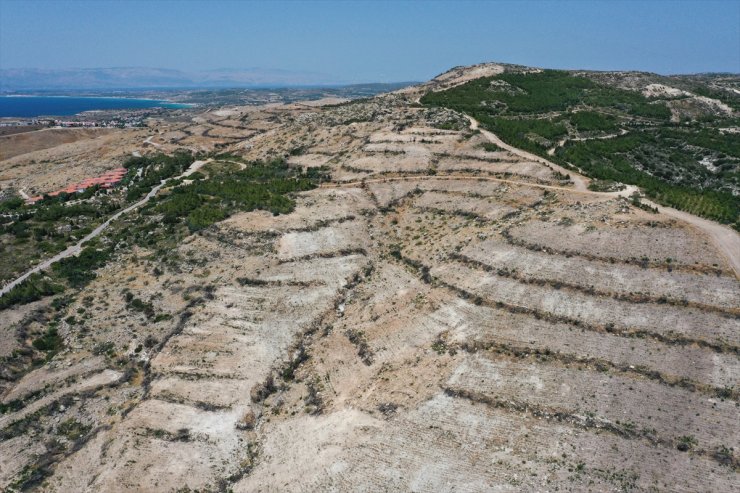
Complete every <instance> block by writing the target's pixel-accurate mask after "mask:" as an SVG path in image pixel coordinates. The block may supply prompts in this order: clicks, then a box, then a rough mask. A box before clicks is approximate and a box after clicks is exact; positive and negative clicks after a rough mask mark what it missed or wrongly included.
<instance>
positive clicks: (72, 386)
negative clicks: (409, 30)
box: [0, 79, 740, 492]
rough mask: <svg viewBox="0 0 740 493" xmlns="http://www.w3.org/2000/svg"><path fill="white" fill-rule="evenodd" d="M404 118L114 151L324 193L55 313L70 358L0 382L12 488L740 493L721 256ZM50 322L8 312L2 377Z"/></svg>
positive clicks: (499, 152)
mask: <svg viewBox="0 0 740 493" xmlns="http://www.w3.org/2000/svg"><path fill="white" fill-rule="evenodd" d="M443 83H444V85H445V86H448V85H449V84H451V83H452V82H450V81H449V80H447V79H444V81H443ZM415 98H416V96H415V95H414V93H413V91H408V90H407V91H404V92H403V93H399V94H393V95H386V96H381V97H378V98H375V99H372V100H369V101H361V102H353V103H344V104H340V105H330V106H323V107H322V106H314V107H307V106H302V105H283V106H277V105H276V106H272V107H260V108H231V109H227V110H224V111H221V112H218V113H217V112H212V113H206V114H202V115H199V116H198V117H196V118H195V119H193V120H191V121H187V122H177V121H169V122H168V121H159V122H152V124H151V127H150V128H149V129H145V130H141V131H139V130H137V131H131V132H129V133H127V134H126V137H125V138H126V139H128V140H127V142H128V144H127V145H130V146H131V149H129V148H128V147H127V148H126V152H125V154H130V153H131V152H135V151H139V152H147V151H153V150H155V148H156V149H158V150H164V151H171V150H174V149H175V148H176V147H190V148H192V149H202V150H214V149H218V150H224V151H230V152H232V153H234V154H237V155H239V156H242V157H243V158H245V159H247V160H249V159H263V158H270V157H274V156H278V155H288V156H289V158H288V160H289V162H290V163H291V164H292V165H294V166H303V167H310V166H322V165H323V166H327V167H328V168H329V170H330V172H331V181H330V182H327V183H324V184H322V185H321V186H320V187H319V188H317V189H315V190H312V191H309V192H304V193H301V194H299V195H298V197H297V208H296V210H295V211H294V212H292V213H291V214H287V215H281V216H272V215H270V214H268V213H266V212H250V213H241V214H237V215H235V216H232V217H231V218H229V219H227V220H225V221H223V222H221V223H218V224H216V225H214V226H212V227H211V228H209V229H206V230H204V231H202V232H200V233H198V234H195V235H192V236H190V237H188V238H187V239H186V240H185V241H184V242H183V243H182V244H181V245H179V247H178V248H176V249H174V250H173V251H171V252H169V253H168V254H167V255H164V256H163V255H159V254H156V253H155V252H154V251H148V250H143V249H137V250H133V251H122V252H121V253H120V254H119V255H118V257H117V258H116V260H115V261H112V262H109V264H108V265H107V266H106V267H104V268H103V269H101V270H100V271H99V272H98V276H97V278H96V279H95V280H94V281H93V282H92V283H91V284H89V285H88V286H87V287H86V288H84V289H83V290H82V291H81V292H79V293H78V294H77V295H76V296H75V298H74V301H73V302H72V303H71V304H70V305H69V306H67V307H65V308H62V310H64V315H63V319H64V322H63V323H62V324H61V326H60V333H61V335H62V337H63V338H64V341H65V347H64V350H63V351H61V352H60V353H58V354H56V355H55V356H54V357H53V359H52V360H51V361H48V362H46V363H45V364H43V365H42V366H40V367H38V368H35V369H31V368H28V369H26V370H24V371H22V372H21V371H20V370H19V371H17V372H15V373H12V372H10V371H5V372H4V375H3V378H4V381H3V382H2V394H1V395H2V399H3V400H2V402H3V403H4V404H6V405H7V406H9V407H8V410H7V412H5V413H4V414H2V415H0V440H1V441H0V456H2V457H3V460H2V461H0V487H1V488H5V489H7V490H9V491H14V490H16V489H18V490H20V489H36V490H38V491H56V492H68V491H229V490H233V491H239V492H241V491H244V492H247V491H686V492H694V491H712V492H714V491H736V490H738V489H740V477H739V476H738V464H739V462H738V461H739V457H740V455H738V450H739V449H738V447H740V430H739V428H738V425H737V423H738V407H737V406H738V387H737V383H738V377H740V364H738V348H740V330H739V329H740V322H739V318H738V317H739V315H740V307H739V306H738V301H740V283H738V280H737V279H736V277H735V275H734V273H733V272H732V269H731V267H730V265H729V264H728V263H727V260H726V257H725V255H724V254H723V253H722V252H720V251H718V249H717V248H716V247H715V245H714V243H712V241H711V239H709V238H707V237H706V236H704V235H703V234H702V233H701V231H700V230H697V229H696V228H694V227H691V226H689V225H687V224H685V223H682V222H680V221H678V220H676V219H672V218H669V217H667V216H664V215H661V214H652V213H649V212H646V211H644V210H641V209H639V208H637V207H635V206H633V205H632V204H631V203H630V202H629V201H628V200H626V199H624V198H621V197H617V196H614V194H600V193H596V192H588V191H576V190H575V189H574V187H573V186H572V180H571V179H569V178H568V176H563V175H562V174H560V173H558V172H556V171H554V170H553V169H551V168H549V167H548V166H547V165H546V164H543V163H542V162H534V161H528V160H525V159H523V158H522V157H520V156H518V155H516V154H513V153H511V152H509V151H505V150H503V149H492V148H491V147H490V146H488V147H484V144H485V143H486V142H487V139H486V138H485V136H484V135H482V134H481V133H479V132H475V131H471V130H470V129H469V128H468V122H467V120H466V119H465V118H464V117H462V116H461V115H457V114H454V113H452V112H449V111H446V110H439V109H433V110H432V109H424V108H419V107H418V105H417V104H415V103H414V101H415ZM120 135H122V134H120ZM101 138H105V139H109V138H111V137H109V136H106V137H101ZM94 140H95V141H100V138H98V139H94ZM145 140H146V141H147V143H146V144H144V142H145ZM65 145H68V144H65ZM75 145H78V146H82V145H83V144H75ZM84 145H88V144H84ZM90 145H93V144H90ZM95 145H97V144H95ZM53 149H54V148H52V150H49V149H45V150H39V151H34V153H47V152H52V151H53ZM65 149H66V148H65ZM59 152H66V151H65V150H64V149H62V150H60V151H59ZM80 152H81V151H80ZM24 156H25V157H24ZM12 159H13V160H15V161H12V162H13V163H17V162H19V161H22V160H27V161H23V162H26V163H29V164H30V161H31V160H32V159H35V158H34V157H33V153H32V154H23V155H19V156H16V157H14V158H12ZM8 162H9V161H4V162H2V163H0V164H1V165H3V166H6V165H7V163H8ZM3 169H4V170H5V169H6V168H3ZM4 172H5V171H4ZM37 186H38V187H41V185H37ZM128 220H132V221H133V220H135V218H130V219H128ZM133 299H138V300H141V301H142V302H143V303H146V304H149V305H150V306H151V308H152V311H151V312H149V313H143V312H141V311H138V310H136V309H135V305H134V304H132V300H133ZM53 310H54V308H52V307H51V306H50V304H49V303H48V302H44V301H42V302H36V303H35V304H33V305H27V306H25V307H20V308H18V309H14V310H8V311H7V312H4V313H3V316H2V318H3V322H2V333H3V338H5V339H7V340H8V341H16V342H7V343H5V342H4V343H3V344H4V346H3V351H4V352H5V353H9V352H11V351H13V349H16V350H17V349H18V348H20V347H22V342H23V337H24V335H25V334H28V333H33V332H34V330H39V328H40V327H43V326H44V324H45V323H46V322H45V320H47V319H48V317H50V313H52V311H53ZM5 346H7V348H6V347H5ZM11 403H16V404H14V405H11Z"/></svg>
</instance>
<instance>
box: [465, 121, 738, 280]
mask: <svg viewBox="0 0 740 493" xmlns="http://www.w3.org/2000/svg"><path fill="white" fill-rule="evenodd" d="M466 116H467V115H466ZM467 118H468V120H470V128H471V129H472V130H480V132H481V133H482V134H483V135H484V136H485V137H486V138H487V139H488V140H489V141H490V142H492V143H494V144H496V145H497V146H499V147H501V148H502V149H506V150H507V151H509V152H511V153H513V154H516V155H517V156H520V157H523V158H525V159H529V160H533V161H537V162H539V163H542V164H545V165H547V166H550V167H552V168H553V169H555V170H558V171H560V172H561V173H566V174H568V175H570V179H571V180H572V181H573V183H574V184H575V189H576V190H577V191H579V192H584V191H587V190H588V178H585V177H583V176H581V175H579V174H577V173H575V172H573V171H569V170H566V169H565V168H562V167H560V166H558V165H556V164H554V163H551V162H550V161H548V160H546V159H543V158H540V157H538V156H535V155H534V154H531V153H529V152H526V151H522V150H521V149H517V148H516V147H512V146H510V145H508V144H506V143H505V142H503V141H502V140H501V139H499V138H498V137H497V136H496V135H494V134H492V133H491V132H488V131H487V130H483V129H480V128H478V127H479V125H478V122H477V121H476V120H475V119H474V118H472V117H470V116H467ZM638 190H639V189H638V188H637V187H635V186H633V185H630V186H628V187H627V188H626V189H625V190H622V191H621V192H607V193H600V192H591V193H596V194H598V195H604V196H620V195H621V196H625V197H626V196H629V195H631V194H632V193H633V192H635V191H638ZM643 202H646V203H648V204H649V205H651V206H652V207H655V208H657V209H658V212H660V213H662V214H665V215H666V216H671V217H673V218H675V219H678V220H681V221H684V222H687V223H689V224H691V225H692V226H694V227H695V228H697V229H699V230H700V231H702V232H703V233H704V234H706V235H707V236H708V237H709V238H710V239H711V240H712V243H714V246H715V247H717V249H718V250H719V251H720V252H721V253H722V255H723V256H724V257H725V258H726V259H727V263H728V264H729V266H730V267H731V268H732V270H733V271H734V272H735V276H736V277H737V278H738V279H740V235H738V233H737V232H736V231H734V230H732V229H730V228H729V227H727V226H723V225H721V224H718V223H715V222H713V221H709V220H707V219H702V218H700V217H697V216H694V215H693V214H689V213H688V212H683V211H679V210H676V209H672V208H670V207H663V206H659V205H657V204H654V203H652V202H649V201H646V200H643Z"/></svg>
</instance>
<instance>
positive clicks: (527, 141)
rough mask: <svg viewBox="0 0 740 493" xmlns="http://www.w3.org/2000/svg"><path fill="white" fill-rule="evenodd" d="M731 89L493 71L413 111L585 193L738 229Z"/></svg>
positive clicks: (712, 80) (670, 80) (718, 80)
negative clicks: (632, 196) (558, 171)
mask: <svg viewBox="0 0 740 493" xmlns="http://www.w3.org/2000/svg"><path fill="white" fill-rule="evenodd" d="M444 78H445V76H444V75H443V76H441V77H438V78H437V79H438V80H439V79H441V80H444ZM738 85H740V78H738V77H737V76H727V75H716V76H711V75H707V76H703V77H697V76H673V77H662V76H657V75H654V74H643V73H629V72H619V73H594V72H566V71H554V70H539V69H536V70H534V69H529V68H521V67H506V68H503V67H502V71H501V73H499V74H497V75H491V76H487V77H481V78H476V79H474V80H472V81H469V82H465V83H464V84H462V85H457V86H455V87H452V88H450V89H446V90H436V91H434V92H431V93H429V94H427V95H425V96H424V97H423V98H422V99H421V102H422V103H424V104H428V105H433V106H444V107H447V108H452V109H455V110H458V111H461V112H464V113H467V114H469V115H471V116H474V117H475V118H476V119H477V120H479V121H480V122H481V123H482V124H483V125H484V127H485V128H487V129H488V130H491V131H492V132H494V133H496V134H497V135H499V136H500V137H501V138H502V139H503V140H504V141H505V142H507V143H508V144H511V145H514V146H516V147H519V148H522V149H526V150H528V151H531V152H534V153H536V154H539V155H542V156H547V157H548V158H549V159H551V160H552V161H554V162H556V163H559V164H562V165H564V166H566V167H569V168H571V169H575V170H578V171H579V172H582V173H584V174H586V175H588V176H591V177H594V178H597V179H599V180H601V182H600V183H595V184H594V186H595V187H613V186H615V182H616V183H625V184H632V185H638V186H639V187H640V188H642V189H643V190H644V192H645V193H646V194H647V196H648V197H650V198H652V199H654V200H655V201H657V202H659V203H661V204H664V205H668V206H671V207H675V208H678V209H682V210H686V211H688V212H692V213H694V214H698V215H701V216H704V217H708V218H710V219H714V220H717V221H721V222H725V223H735V224H736V227H740V224H739V223H736V221H737V220H738V218H739V217H740V137H738V128H739V127H738V124H739V122H740V114H738V108H740V92H738V89H737V86H738ZM442 88H444V86H442Z"/></svg>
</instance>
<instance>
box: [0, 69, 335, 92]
mask: <svg viewBox="0 0 740 493" xmlns="http://www.w3.org/2000/svg"><path fill="white" fill-rule="evenodd" d="M346 83H347V81H342V80H340V79H338V78H336V77H332V76H330V75H326V74H320V73H315V72H296V71H290V70H276V69H261V68H248V69H217V70H205V71H199V72H183V71H180V70H172V69H161V68H144V67H112V68H82V69H74V68H73V69H61V70H58V69H35V68H21V69H0V91H4V92H8V91H30V90H46V89H48V90H62V89H63V90H72V89H134V88H137V89H138V88H152V89H153V88H196V87H197V88H199V87H204V88H219V87H279V86H318V85H338V84H346Z"/></svg>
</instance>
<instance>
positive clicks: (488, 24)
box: [0, 0, 740, 84]
mask: <svg viewBox="0 0 740 493" xmlns="http://www.w3.org/2000/svg"><path fill="white" fill-rule="evenodd" d="M738 21H740V2H738V1H734V0H733V1H725V2H711V1H710V2H642V3H637V2H608V3H607V2H595V3H585V2H550V1H536V2H535V1H533V2H455V3H451V2H403V3H388V2H270V3H256V2H200V1H191V2H173V1H153V2H139V1H129V2H108V1H98V2H89V1H69V2H48V1H42V0H30V1H23V2H21V1H18V0H0V69H4V70H7V69H43V70H60V69H106V68H120V67H125V68H152V69H167V70H176V71H181V72H188V73H190V72H203V71H209V70H249V69H254V68H257V67H259V68H260V70H265V71H287V72H298V73H314V74H321V75H325V76H326V77H328V78H331V79H333V80H337V81H340V80H341V81H342V83H347V84H351V83H368V82H399V81H420V80H427V79H429V78H431V77H434V76H435V75H437V74H439V73H441V72H444V71H445V70H447V69H449V68H451V67H453V66H457V65H470V64H475V63H480V62H486V61H495V62H503V63H513V64H521V65H530V66H539V67H548V68H561V69H584V70H637V71H649V72H656V73H660V74H690V73H704V72H728V73H738V72H740V22H738Z"/></svg>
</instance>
